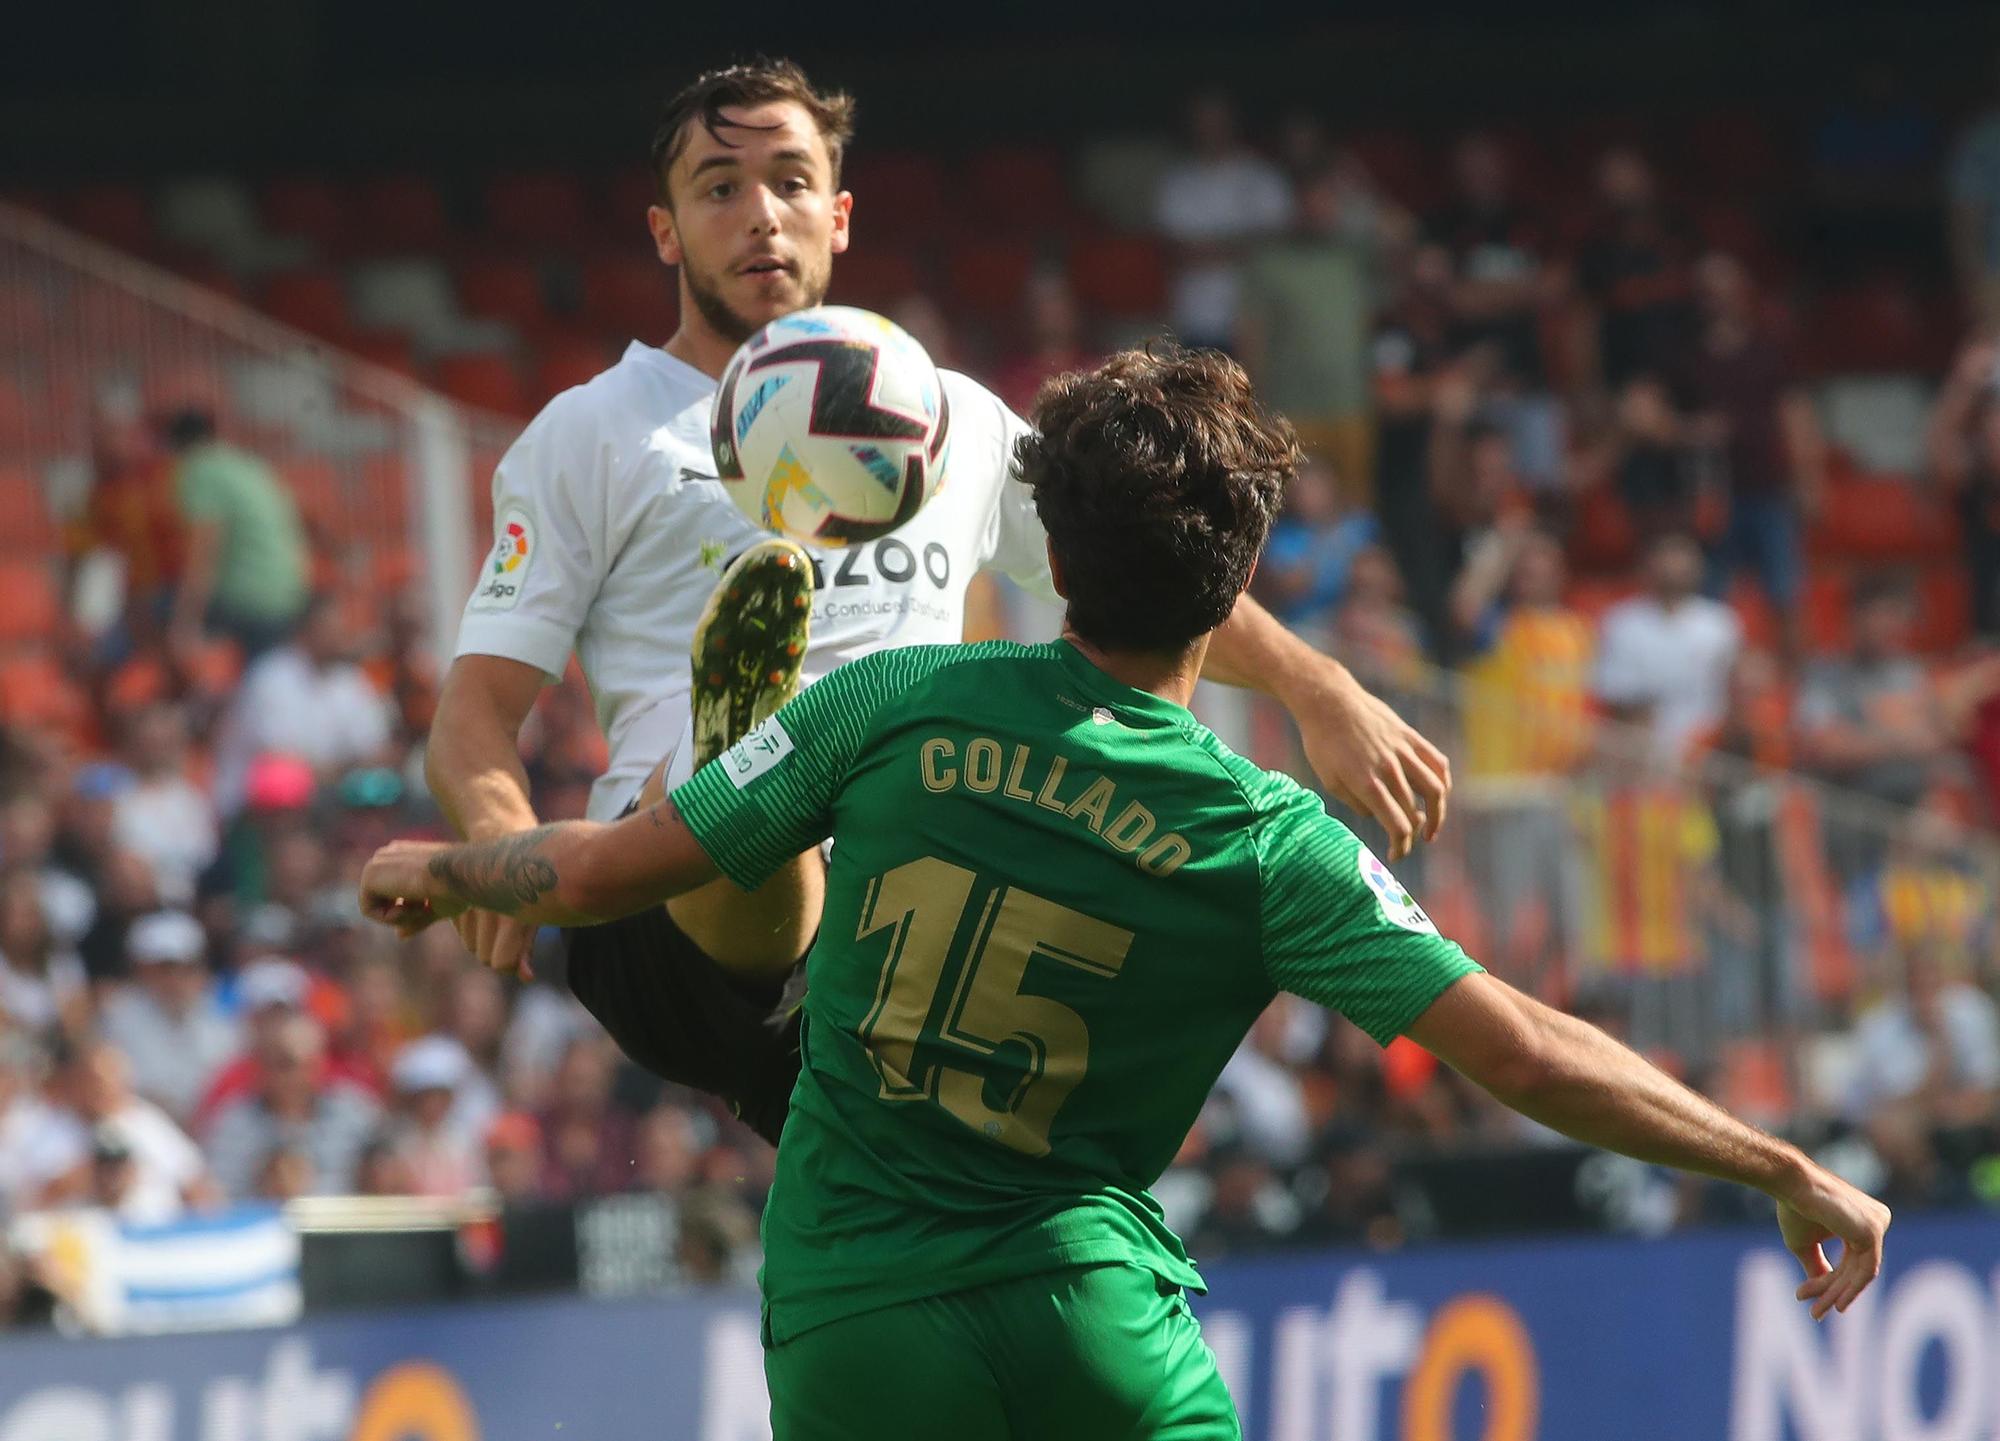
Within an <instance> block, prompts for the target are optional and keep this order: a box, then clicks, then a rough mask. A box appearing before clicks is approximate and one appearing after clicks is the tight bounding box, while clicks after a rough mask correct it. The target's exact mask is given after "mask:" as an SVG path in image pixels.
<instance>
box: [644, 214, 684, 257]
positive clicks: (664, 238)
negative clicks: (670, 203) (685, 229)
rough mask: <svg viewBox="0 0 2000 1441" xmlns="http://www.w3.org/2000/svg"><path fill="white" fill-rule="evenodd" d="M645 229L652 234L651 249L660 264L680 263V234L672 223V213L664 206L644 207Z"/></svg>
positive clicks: (676, 226)
mask: <svg viewBox="0 0 2000 1441" xmlns="http://www.w3.org/2000/svg"><path fill="white" fill-rule="evenodd" d="M646 228H647V229H648V230H650V231H652V232H653V249H654V251H655V252H656V253H657V254H658V255H659V257H660V260H661V261H662V263H664V264H667V265H679V264H680V263H681V232H680V227H679V226H678V225H676V224H675V223H674V212H673V211H671V210H669V209H667V207H666V206H664V205H649V206H647V207H646Z"/></svg>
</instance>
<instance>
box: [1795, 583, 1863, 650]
mask: <svg viewBox="0 0 2000 1441" xmlns="http://www.w3.org/2000/svg"><path fill="white" fill-rule="evenodd" d="M1850 590H1851V586H1850V584H1849V582H1848V577H1847V576H1846V575H1845V574H1844V573H1843V572H1841V571H1838V570H1834V569H1831V568H1829V567H1826V566H1821V567H1819V568H1817V569H1815V570H1812V571H1809V572H1807V574H1806V585H1805V594H1804V595H1803V596H1802V597H1801V599H1800V604H1801V606H1802V610H1803V615H1804V620H1805V627H1804V630H1805V644H1806V649H1807V650H1809V651H1813V652H1816V653H1821V654H1833V655H1838V654H1840V653H1842V652H1844V651H1845V650H1846V649H1847V638H1848V636H1849V634H1850V628H1849V625H1848V598H1849V593H1850Z"/></svg>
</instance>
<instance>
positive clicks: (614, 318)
mask: <svg viewBox="0 0 2000 1441" xmlns="http://www.w3.org/2000/svg"><path fill="white" fill-rule="evenodd" d="M583 318H584V319H585V320H586V321H588V322H590V324H592V325H593V326H596V327H597V328H599V329H601V330H603V331H604V332H606V333H607V334H610V335H616V336H620V337H623V338H624V339H628V340H644V341H647V342H649V343H651V344H658V343H659V342H660V341H663V340H665V339H666V338H667V337H668V336H669V335H671V334H673V332H674V327H675V326H677V325H678V324H679V323H680V300H679V296H678V293H677V292H676V290H675V288H674V272H673V271H671V270H669V269H667V268H666V267H665V266H663V265H661V264H660V262H659V260H658V259H657V258H656V257H654V256H652V255H647V254H643V253H635V254H631V255H606V256H600V257H598V258H597V259H595V260H592V261H590V262H589V263H588V264H586V265H585V266H584V267H583Z"/></svg>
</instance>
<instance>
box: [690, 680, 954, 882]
mask: <svg viewBox="0 0 2000 1441" xmlns="http://www.w3.org/2000/svg"><path fill="white" fill-rule="evenodd" d="M969 649H970V648H969V647H963V646H915V647H911V648H909V649H907V650H895V651H878V652H877V653H876V654H874V655H868V656H863V657H861V659H859V660H855V661H850V662H848V663H847V664H846V665H844V666H841V667H840V668H839V669H837V670H834V671H832V672H831V673H829V674H828V675H827V676H826V678H825V679H823V680H820V681H818V682H816V683H814V684H813V685H809V686H807V687H806V688H805V689H804V690H803V691H801V692H800V693H799V694H798V695H797V696H795V697H793V698H792V700H791V701H790V702H789V703H788V704H787V705H786V706H785V707H784V708H783V709H782V710H780V711H779V712H778V713H777V714H776V715H774V716H772V717H771V718H770V719H769V720H767V721H765V722H764V723H763V724H762V725H760V726H758V727H757V728H756V729H755V730H753V731H751V732H750V733H749V734H748V735H746V736H744V737H743V739H742V740H740V741H738V742H737V743H736V744H735V745H733V746H731V747H730V748H729V749H728V750H726V751H724V752H723V753H722V754H721V755H719V756H717V757H716V758H715V759H714V760H712V761H710V762H709V763H708V764H707V765H705V766H703V767H702V768H701V769H700V770H698V771H696V772H695V773H694V774H693V775H692V776H690V777H689V778H688V779H687V781H686V782H685V783H684V784H682V785H681V786H680V787H678V788H677V789H676V790H675V791H674V795H673V801H674V804H675V806H677V807H678V808H679V810H680V813H681V818H682V819H683V820H685V821H686V822H687V825H688V829H690V830H692V831H693V832H694V836H695V839H696V840H697V841H699V842H700V843H701V848H702V849H703V850H705V851H707V852H708V856H709V859H710V860H712V861H714V862H715V864H716V868H717V869H718V870H720V871H721V872H722V873H723V874H724V875H725V876H728V877H729V879H730V880H732V881H734V882H736V884H738V885H739V886H742V887H743V888H744V889H745V890H750V889H753V888H755V887H757V886H759V885H762V884H763V883H764V881H766V880H767V879H769V878H770V876H771V875H772V873H773V872H775V871H776V870H778V868H779V867H781V866H782V865H784V864H785V862H786V861H788V860H790V859H791V858H792V857H793V856H796V855H797V854H799V852H801V851H804V850H807V849H809V848H810V847H812V846H816V845H818V844H819V843H820V842H821V841H823V840H825V839H826V838H827V837H828V836H829V835H831V834H832V833H833V807H834V801H835V800H836V799H837V798H838V796H839V794H840V789H841V787H842V786H843V785H844V784H845V783H846V781H847V777H848V775H849V774H850V773H851V772H852V771H853V769H854V764H855V761H856V760H857V759H858V758H859V756H860V754H861V749H862V746H863V744H864V743H865V742H866V740H867V738H868V734H869V731H870V729H871V728H872V727H873V725H874V723H875V718H876V716H877V714H878V713H879V712H880V711H881V709H882V708H883V706H884V705H885V704H887V703H888V702H889V701H890V700H892V699H896V698H899V697H901V696H902V695H904V694H907V692H908V690H909V688H910V686H912V685H913V684H915V683H916V682H917V681H919V680H921V679H922V678H923V677H924V676H925V675H927V674H929V673H930V672H931V671H933V670H936V669H937V668H938V667H939V666H940V665H941V664H947V663H949V659H950V656H951V653H953V652H963V651H966V650H969ZM939 653H943V654H942V655H940V654H939Z"/></svg>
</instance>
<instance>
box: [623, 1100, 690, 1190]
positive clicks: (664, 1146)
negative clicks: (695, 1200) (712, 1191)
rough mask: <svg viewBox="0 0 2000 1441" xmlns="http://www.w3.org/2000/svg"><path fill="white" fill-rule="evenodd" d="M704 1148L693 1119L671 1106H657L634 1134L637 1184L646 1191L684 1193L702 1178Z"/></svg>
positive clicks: (633, 1146)
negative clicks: (702, 1150) (702, 1153)
mask: <svg viewBox="0 0 2000 1441" xmlns="http://www.w3.org/2000/svg"><path fill="white" fill-rule="evenodd" d="M701 1149H702V1148H701V1138H700V1137H699V1136H697V1135H696V1134H695V1125H694V1119H693V1117H691V1116H690V1115H689V1114H688V1113H687V1112H686V1111H684V1110H682V1109H681V1108H680V1107H679V1106H676V1105H673V1104H671V1103H665V1104H662V1105H658V1106H655V1107H653V1109H652V1110H650V1111H648V1112H646V1114H645V1115H643V1116H641V1117H640V1118H639V1124H638V1126H637V1128H636V1129H635V1130H634V1132H633V1136H632V1172H633V1177H632V1179H633V1184H634V1185H635V1186H636V1187H637V1188H638V1189H639V1190H642V1191H658V1192H660V1193H661V1194H663V1195H669V1196H672V1195H678V1194H680V1193H681V1192H682V1191H685V1190H687V1189H688V1188H689V1187H691V1186H693V1185H694V1184H695V1182H696V1181H697V1180H698V1179H699V1177H700V1175H701Z"/></svg>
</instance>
